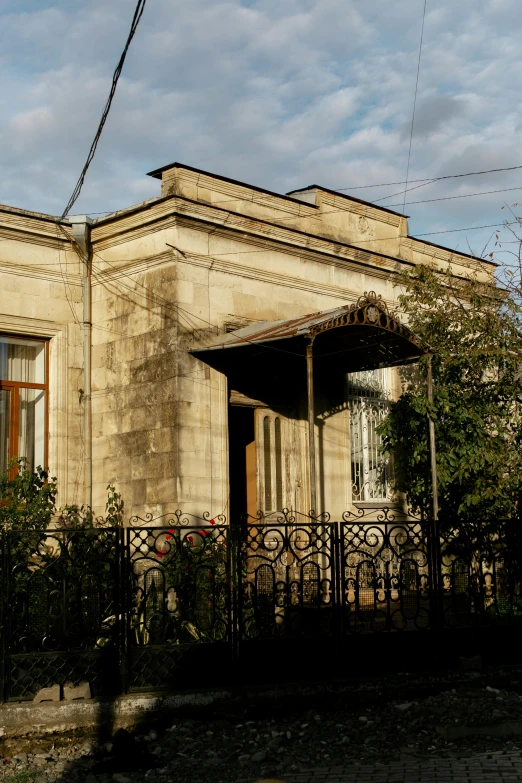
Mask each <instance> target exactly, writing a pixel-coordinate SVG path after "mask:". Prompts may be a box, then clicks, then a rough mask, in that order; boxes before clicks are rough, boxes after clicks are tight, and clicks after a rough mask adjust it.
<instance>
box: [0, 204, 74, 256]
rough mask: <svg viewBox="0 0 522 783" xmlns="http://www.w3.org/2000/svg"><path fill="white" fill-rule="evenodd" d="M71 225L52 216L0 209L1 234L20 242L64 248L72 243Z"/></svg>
mask: <svg viewBox="0 0 522 783" xmlns="http://www.w3.org/2000/svg"><path fill="white" fill-rule="evenodd" d="M69 232H70V227H67V226H64V225H62V224H59V223H58V222H57V221H56V220H53V219H52V218H50V217H49V218H45V217H44V216H42V217H40V216H36V215H35V216H32V215H28V214H24V213H22V212H18V211H12V210H8V209H5V208H2V209H0V236H1V237H2V238H4V239H12V240H15V241H19V242H29V243H31V244H37V245H44V246H47V247H52V248H63V245H64V244H65V245H67V244H69V243H70V237H69Z"/></svg>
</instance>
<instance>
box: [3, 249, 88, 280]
mask: <svg viewBox="0 0 522 783" xmlns="http://www.w3.org/2000/svg"><path fill="white" fill-rule="evenodd" d="M39 244H42V243H39ZM56 266H57V267H58V268H57V269H56V270H54V269H52V270H51V269H47V268H44V267H41V266H38V265H34V266H33V265H32V264H12V263H10V262H9V261H0V274H1V273H2V272H3V273H4V274H6V275H15V276H16V277H32V278H35V279H38V280H47V281H50V282H53V283H63V282H64V281H65V282H67V284H68V285H76V286H81V285H82V278H81V276H80V275H78V274H71V272H66V271H65V269H64V271H63V273H62V272H61V271H59V264H58V262H57V264H56ZM65 266H66V263H65V262H64V263H63V264H62V268H63V267H65Z"/></svg>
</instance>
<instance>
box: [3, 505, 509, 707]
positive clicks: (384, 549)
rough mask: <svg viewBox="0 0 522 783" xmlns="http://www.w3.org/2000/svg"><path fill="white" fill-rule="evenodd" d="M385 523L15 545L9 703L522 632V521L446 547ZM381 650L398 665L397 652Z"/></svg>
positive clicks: (27, 535) (349, 520)
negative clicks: (82, 688) (43, 694)
mask: <svg viewBox="0 0 522 783" xmlns="http://www.w3.org/2000/svg"><path fill="white" fill-rule="evenodd" d="M372 513H373V516H371V517H370V516H368V515H365V514H364V513H363V512H362V511H360V512H357V513H356V512H351V513H346V514H345V515H343V518H342V519H341V520H338V521H331V520H330V519H329V518H328V516H327V515H322V516H321V517H308V516H306V515H301V514H297V513H293V512H289V511H283V512H281V513H274V514H271V515H267V516H260V517H259V518H256V519H245V520H242V521H241V522H237V523H236V524H232V525H228V524H227V522H226V520H225V519H224V518H216V519H210V518H209V517H208V516H206V517H203V518H196V517H192V516H190V515H183V514H181V512H176V513H175V514H173V515H169V516H167V517H161V518H156V519H153V518H147V519H142V520H140V519H137V518H134V519H133V520H131V526H129V527H127V528H122V529H114V528H105V529H103V528H102V529H98V528H93V529H75V530H68V529H67V530H66V529H47V530H43V531H15V530H6V531H4V532H3V533H2V534H1V536H0V645H1V648H0V654H1V657H0V688H1V699H2V700H3V701H9V700H11V701H23V700H27V699H32V698H33V697H34V696H35V694H36V693H37V692H38V691H39V690H40V689H41V688H45V687H50V686H51V685H53V684H56V683H58V684H59V685H65V684H66V683H72V684H73V685H74V684H78V683H79V682H80V681H87V682H89V684H90V687H91V693H92V695H93V696H103V695H107V694H115V693H121V692H128V691H139V690H154V689H158V690H160V689H178V688H182V687H186V686H187V685H191V686H203V685H208V684H211V683H215V682H217V681H219V679H220V678H221V681H223V680H224V679H227V678H228V679H229V680H230V679H233V678H234V676H235V674H236V673H237V672H238V671H239V670H240V665H244V666H246V667H247V668H248V664H249V663H251V667H250V668H251V669H252V670H253V669H255V668H256V667H257V668H259V666H260V665H261V666H262V667H266V669H267V671H268V670H269V669H270V666H271V665H279V663H280V662H281V659H282V658H285V656H286V658H285V664H287V665H288V664H290V665H291V666H293V665H294V664H296V662H297V660H298V659H301V658H303V656H304V657H306V655H305V653H306V651H308V653H309V655H310V656H313V655H317V654H319V653H318V651H319V650H322V651H323V652H324V650H326V649H329V650H330V651H332V654H333V653H337V654H338V656H337V658H336V660H338V661H339V660H344V658H345V657H346V655H351V656H353V652H354V650H355V649H356V644H357V642H356V640H357V639H366V642H365V644H366V647H365V648H364V649H366V650H367V649H369V648H368V645H374V646H375V645H377V641H375V643H374V642H372V641H371V639H372V638H373V639H375V640H376V639H377V635H380V638H381V639H382V638H383V637H385V638H387V639H388V640H391V639H392V638H394V639H395V638H399V637H401V638H403V639H407V640H409V642H408V644H410V643H411V640H412V639H414V638H421V636H422V638H424V639H427V640H428V643H429V644H430V643H431V642H432V640H433V639H435V638H436V636H437V634H440V633H443V632H445V631H450V630H451V629H458V628H463V629H470V628H477V627H479V628H488V627H491V626H495V627H496V628H499V627H500V626H502V625H504V626H505V625H510V626H511V625H515V624H516V623H517V622H519V621H520V619H521V618H522V596H521V591H520V574H521V570H522V554H521V547H520V534H519V533H518V525H517V524H516V523H515V522H514V521H507V522H502V521H500V522H496V523H495V524H494V525H486V524H480V523H475V524H472V523H466V524H463V523H460V524H458V525H456V524H453V525H451V524H447V525H444V524H443V523H442V522H441V524H440V530H441V533H440V535H438V536H437V538H436V539H435V538H434V536H433V534H432V532H431V531H432V528H431V527H430V525H429V524H427V523H425V522H423V521H420V520H416V519H413V518H412V517H411V516H408V515H406V514H401V513H398V512H396V511H394V512H392V511H390V510H389V509H381V510H380V511H379V512H375V511H374V512H372ZM413 632H418V633H416V634H415V633H413ZM379 644H380V645H381V649H382V650H383V654H384V655H385V654H386V644H389V645H391V644H392V642H391V641H388V642H387V643H386V642H385V647H384V648H382V642H381V643H379ZM285 645H286V646H285ZM292 645H293V646H292ZM339 655H340V656H341V657H340V658H339ZM343 656H344V657H343ZM288 658H290V661H289V660H288ZM245 662H246V663H245ZM254 662H255V664H254ZM251 673H252V672H251Z"/></svg>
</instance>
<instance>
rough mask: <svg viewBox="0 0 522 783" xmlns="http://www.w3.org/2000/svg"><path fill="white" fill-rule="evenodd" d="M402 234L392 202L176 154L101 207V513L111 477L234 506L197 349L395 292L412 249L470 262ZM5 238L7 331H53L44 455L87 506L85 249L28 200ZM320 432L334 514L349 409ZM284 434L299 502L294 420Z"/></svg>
mask: <svg viewBox="0 0 522 783" xmlns="http://www.w3.org/2000/svg"><path fill="white" fill-rule="evenodd" d="M407 233H408V231H407V221H406V219H405V218H403V217H402V216H400V215H397V214H396V213H393V212H390V211H389V210H379V209H377V208H376V207H374V206H372V205H367V204H363V203H361V202H359V201H357V200H354V199H350V198H346V197H344V196H340V195H339V194H335V193H331V192H330V191H326V190H324V189H321V188H312V189H307V190H304V191H300V192H299V193H295V194H293V195H292V197H291V198H287V197H282V196H278V195H277V194H271V193H267V192H265V191H260V190H257V189H255V188H252V187H249V186H247V185H243V184H241V183H234V182H230V181H227V180H224V179H221V178H217V177H213V176H212V175H208V174H204V173H203V172H195V171H194V170H191V169H187V168H183V167H176V168H171V169H170V170H167V171H166V172H164V173H163V181H162V195H161V197H158V198H157V199H151V200H149V201H148V202H146V203H144V204H142V205H137V206H136V207H134V208H129V209H128V210H122V211H121V212H119V213H115V214H114V215H112V216H108V217H106V218H103V219H101V220H98V221H96V222H95V223H94V225H93V229H92V240H93V249H94V254H93V267H92V271H93V277H92V284H93V338H92V339H93V349H92V384H93V386H92V388H93V394H92V406H93V482H94V486H93V489H94V507H95V510H96V511H97V512H100V513H101V512H102V511H103V507H104V503H105V498H106V485H107V484H108V483H114V484H115V486H116V487H117V489H118V490H119V491H120V492H121V493H122V495H123V497H124V499H125V502H126V513H127V515H130V514H131V513H135V514H138V515H140V516H144V515H145V514H147V513H152V514H153V515H159V514H162V513H166V512H169V511H173V510H175V509H176V508H182V509H183V510H185V511H189V512H191V513H195V514H201V513H202V512H203V511H209V512H210V513H211V514H212V515H217V514H220V513H225V514H227V511H228V440H227V400H228V389H227V381H226V379H225V377H224V376H223V375H221V374H220V373H218V372H217V371H215V370H212V369H211V368H209V367H208V366H207V365H206V364H204V363H203V362H202V361H200V360H199V359H196V358H194V357H193V356H192V355H191V354H190V353H189V349H190V348H191V347H195V346H202V345H205V344H207V343H208V342H209V341H210V340H211V339H212V338H213V337H215V336H216V335H217V334H219V333H221V332H223V330H225V329H227V328H230V325H231V324H235V325H236V326H241V325H244V324H246V323H251V322H254V321H263V320H276V319H284V318H291V317H295V316H299V315H304V314H307V313H312V312H317V311H320V310H327V309H330V308H333V307H335V306H338V305H344V304H346V303H350V302H354V301H356V299H357V298H358V297H359V296H360V295H361V294H363V292H365V291H369V290H374V291H376V292H377V294H380V295H382V297H383V298H384V299H385V301H386V302H387V303H388V304H389V305H391V306H393V303H394V302H395V301H396V296H397V289H396V277H397V272H398V271H399V270H400V269H402V268H408V267H409V265H411V264H414V263H419V262H423V263H425V262H427V261H431V262H433V263H437V264H440V265H441V266H445V265H446V264H447V262H448V261H449V260H451V262H452V264H453V265H454V267H455V269H456V270H457V271H459V273H465V270H466V269H469V268H470V265H471V266H473V265H475V266H476V265H477V263H478V262H477V261H473V260H472V259H469V258H468V257H466V256H464V255H461V254H455V253H452V252H451V251H447V250H445V249H442V248H437V247H436V246H432V245H428V244H426V243H422V242H420V241H419V240H413V239H411V238H408V237H407ZM0 240H1V241H0V330H1V331H6V332H15V333H20V334H30V335H35V336H39V335H43V336H48V337H50V339H51V367H50V370H51V372H50V376H51V391H50V441H49V460H50V467H51V470H52V472H53V473H55V474H56V475H57V476H58V479H59V484H60V500H61V502H63V503H64V502H68V503H74V502H76V503H81V502H82V497H83V468H82V450H83V431H82V412H83V402H82V399H81V393H80V390H81V389H82V388H83V385H84V382H83V352H82V331H81V328H80V325H79V322H80V321H81V320H82V312H81V300H82V292H81V273H82V269H81V266H80V263H79V259H78V255H77V253H76V252H75V249H74V247H73V246H72V244H71V241H70V232H69V229H68V228H67V227H64V226H62V227H60V226H58V225H57V223H56V220H55V219H51V220H49V219H46V216H40V215H37V214H36V213H28V212H24V211H23V210H12V209H11V210H10V209H4V210H2V209H1V208H0ZM479 266H480V265H479ZM491 269H492V267H491V266H489V265H486V264H483V265H481V266H480V273H481V274H483V275H484V277H487V276H488V275H490V273H491ZM323 402H324V404H323V408H324V409H325V410H326V409H327V407H328V401H327V400H326V401H323ZM321 404H322V403H321ZM318 428H319V429H320V430H321V432H320V433H318V436H319V440H320V443H321V449H322V451H321V466H320V471H323V473H322V474H321V475H322V478H321V482H322V483H321V487H320V495H321V502H322V503H324V505H325V506H326V507H329V509H331V510H333V511H334V513H340V511H341V510H342V509H343V508H346V507H347V506H348V505H349V503H350V493H349V484H350V481H349V480H347V473H349V453H348V451H347V443H348V438H349V431H348V415H347V412H346V410H345V411H339V412H337V413H335V414H332V415H331V416H326V417H325V418H324V420H322V421H321V423H320V424H318ZM291 437H292V444H293V445H292V452H293V453H294V454H298V457H296V460H297V461H296V462H295V464H294V466H293V467H292V471H293V473H292V475H293V477H294V478H296V480H298V482H299V491H300V493H301V494H300V497H301V498H302V501H301V502H302V503H303V508H305V506H304V504H305V503H306V505H307V504H308V500H307V499H306V498H307V494H308V487H307V485H306V482H307V478H306V475H305V474H306V471H305V470H304V467H303V466H304V465H305V463H306V454H307V442H306V424H305V422H304V420H296V422H295V426H294V425H293V430H292V435H291ZM299 460H300V462H299ZM347 488H348V489H347ZM295 497H296V499H295V503H298V502H299V501H298V500H297V496H295ZM303 498H304V499H303Z"/></svg>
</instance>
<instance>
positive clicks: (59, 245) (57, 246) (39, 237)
mask: <svg viewBox="0 0 522 783" xmlns="http://www.w3.org/2000/svg"><path fill="white" fill-rule="evenodd" d="M0 237H1V238H2V239H7V240H10V241H12V242H26V243H27V244H29V245H40V246H41V247H50V248H51V249H52V250H64V249H69V248H70V244H71V242H70V240H69V239H68V238H66V237H60V236H53V235H51V234H39V233H37V232H35V231H26V230H25V229H22V228H18V227H16V226H5V225H4V226H3V225H1V224H0Z"/></svg>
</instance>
